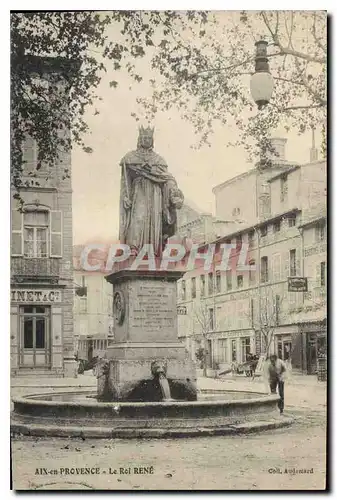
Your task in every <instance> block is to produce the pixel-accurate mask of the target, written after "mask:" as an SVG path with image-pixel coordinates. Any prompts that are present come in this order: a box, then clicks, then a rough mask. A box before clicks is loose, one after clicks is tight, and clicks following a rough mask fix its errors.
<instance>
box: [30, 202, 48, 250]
mask: <svg viewBox="0 0 337 500" xmlns="http://www.w3.org/2000/svg"><path fill="white" fill-rule="evenodd" d="M47 241H48V212H26V213H25V214H24V256H25V257H47V255H48V253H47V252H48V248H47Z"/></svg>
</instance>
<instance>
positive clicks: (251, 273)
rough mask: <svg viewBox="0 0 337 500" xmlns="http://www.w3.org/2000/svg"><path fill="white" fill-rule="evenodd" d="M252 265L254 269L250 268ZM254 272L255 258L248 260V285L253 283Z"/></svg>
mask: <svg viewBox="0 0 337 500" xmlns="http://www.w3.org/2000/svg"><path fill="white" fill-rule="evenodd" d="M252 267H253V268H254V269H252ZM255 273H256V269H255V260H250V261H249V285H250V286H252V285H254V284H255Z"/></svg>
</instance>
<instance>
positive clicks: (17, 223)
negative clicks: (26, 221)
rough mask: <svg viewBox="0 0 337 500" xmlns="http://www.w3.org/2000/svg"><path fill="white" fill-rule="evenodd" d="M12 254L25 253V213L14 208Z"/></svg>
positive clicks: (19, 254)
mask: <svg viewBox="0 0 337 500" xmlns="http://www.w3.org/2000/svg"><path fill="white" fill-rule="evenodd" d="M11 243H12V244H11V254H12V256H21V255H23V214H22V213H21V212H19V211H18V210H12V242H11Z"/></svg>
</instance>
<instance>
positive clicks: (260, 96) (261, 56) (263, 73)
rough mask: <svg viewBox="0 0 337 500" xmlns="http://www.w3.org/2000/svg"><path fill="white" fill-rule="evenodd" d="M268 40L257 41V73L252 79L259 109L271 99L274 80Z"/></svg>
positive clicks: (251, 85) (253, 91)
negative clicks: (269, 62)
mask: <svg viewBox="0 0 337 500" xmlns="http://www.w3.org/2000/svg"><path fill="white" fill-rule="evenodd" d="M267 46H268V42H266V41H265V40H260V41H259V42H256V43H255V47H256V54H255V73H254V74H253V75H252V78H251V80H250V92H251V94H252V97H253V99H254V101H255V102H256V104H257V106H258V108H259V109H261V108H263V106H265V105H266V104H268V102H269V101H270V99H271V96H272V93H273V88H274V80H273V77H272V76H271V74H270V72H269V64H268V56H267Z"/></svg>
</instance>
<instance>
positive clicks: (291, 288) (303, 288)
mask: <svg viewBox="0 0 337 500" xmlns="http://www.w3.org/2000/svg"><path fill="white" fill-rule="evenodd" d="M307 291H308V278H299V277H295V276H292V277H289V278H288V292H307Z"/></svg>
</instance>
